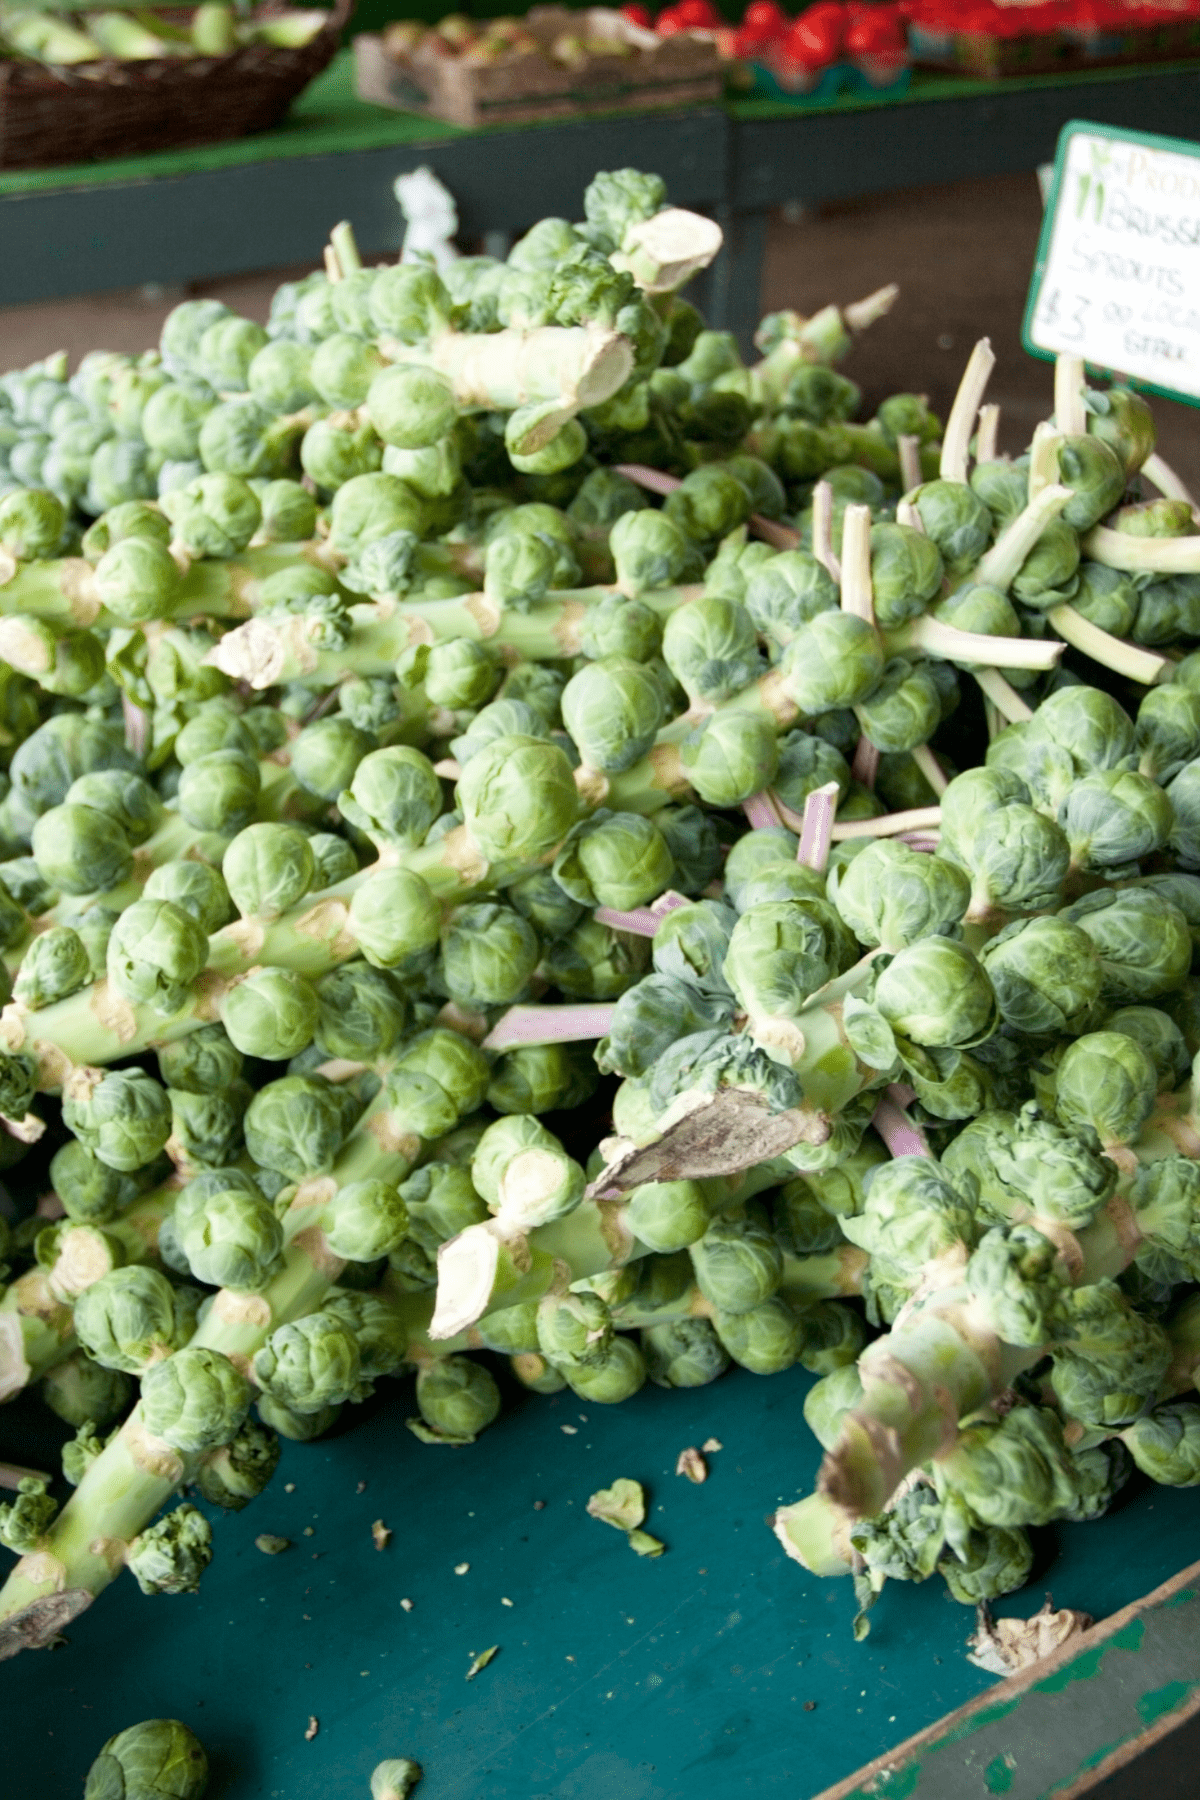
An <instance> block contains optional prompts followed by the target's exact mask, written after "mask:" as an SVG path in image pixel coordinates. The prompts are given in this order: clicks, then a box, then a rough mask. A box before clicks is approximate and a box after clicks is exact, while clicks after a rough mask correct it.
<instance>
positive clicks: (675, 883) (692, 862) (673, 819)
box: [654, 806, 721, 896]
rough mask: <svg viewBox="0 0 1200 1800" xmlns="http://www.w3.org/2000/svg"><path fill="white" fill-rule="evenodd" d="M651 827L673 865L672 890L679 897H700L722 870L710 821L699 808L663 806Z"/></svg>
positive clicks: (716, 839)
mask: <svg viewBox="0 0 1200 1800" xmlns="http://www.w3.org/2000/svg"><path fill="white" fill-rule="evenodd" d="M654 823H655V824H656V825H657V826H658V829H659V831H660V832H661V833H662V835H663V837H664V839H665V840H666V844H667V848H668V850H669V851H670V852H671V855H672V857H673V858H674V861H675V873H674V875H673V876H672V878H671V886H672V887H673V888H674V889H675V891H676V892H677V893H680V894H687V895H689V896H695V895H698V894H702V893H703V892H704V890H705V888H706V887H707V886H708V884H709V882H710V881H712V880H713V878H714V876H715V875H716V874H717V871H718V870H719V868H720V866H721V846H720V842H719V840H718V837H717V831H716V826H715V825H714V823H713V821H712V820H711V819H710V818H709V816H708V814H707V813H705V812H703V811H702V810H701V809H700V808H699V807H698V806H664V807H663V809H662V811H661V812H658V813H656V814H655V816H654Z"/></svg>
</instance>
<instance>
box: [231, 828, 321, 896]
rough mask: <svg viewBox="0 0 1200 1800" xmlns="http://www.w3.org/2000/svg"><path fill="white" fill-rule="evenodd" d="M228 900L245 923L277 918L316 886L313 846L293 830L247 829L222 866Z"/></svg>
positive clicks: (301, 833)
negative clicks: (252, 920)
mask: <svg viewBox="0 0 1200 1800" xmlns="http://www.w3.org/2000/svg"><path fill="white" fill-rule="evenodd" d="M221 873H222V875H223V876H224V878H225V885H226V887H227V888H228V889H229V895H230V898H231V899H232V901H233V903H234V905H235V906H236V907H237V909H238V911H239V912H240V913H241V915H242V917H243V918H244V919H251V918H257V919H268V920H269V919H277V918H278V917H279V915H280V913H283V912H286V911H287V909H288V908H289V907H290V906H295V905H296V903H297V901H299V900H302V899H303V898H304V896H305V894H307V893H308V891H309V889H310V888H311V887H312V885H313V878H314V876H315V874H316V864H315V862H314V859H313V853H312V850H311V849H310V848H309V841H308V839H307V838H306V837H305V835H304V833H303V832H302V831H298V830H297V829H296V827H295V826H294V825H276V824H264V825H247V826H246V827H245V829H244V830H243V831H239V832H238V834H237V836H236V837H235V838H234V840H233V842H232V843H231V844H230V846H229V848H228V850H226V852H225V855H224V857H223V859H222V862H221Z"/></svg>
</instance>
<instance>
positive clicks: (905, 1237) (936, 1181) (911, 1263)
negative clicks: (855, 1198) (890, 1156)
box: [842, 1156, 975, 1294]
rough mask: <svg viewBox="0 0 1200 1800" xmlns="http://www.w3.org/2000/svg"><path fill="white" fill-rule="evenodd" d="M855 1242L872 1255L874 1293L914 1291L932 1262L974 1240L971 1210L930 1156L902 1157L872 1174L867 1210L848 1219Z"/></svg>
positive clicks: (849, 1233)
mask: <svg viewBox="0 0 1200 1800" xmlns="http://www.w3.org/2000/svg"><path fill="white" fill-rule="evenodd" d="M842 1229H843V1231H844V1232H845V1234H846V1236H847V1237H848V1238H849V1239H850V1241H851V1242H852V1243H855V1244H858V1245H860V1246H861V1247H862V1248H863V1249H864V1250H867V1251H869V1252H870V1254H871V1271H872V1288H873V1290H878V1289H879V1288H880V1287H881V1286H882V1287H884V1288H886V1287H889V1286H890V1287H896V1288H899V1289H900V1290H901V1293H902V1294H903V1293H906V1292H907V1291H910V1290H911V1289H912V1288H913V1287H915V1285H916V1283H917V1281H918V1280H919V1279H920V1275H921V1272H922V1270H923V1268H924V1266H925V1263H926V1262H927V1261H928V1260H931V1259H933V1258H934V1257H937V1256H940V1255H944V1254H945V1253H946V1252H947V1251H950V1250H953V1249H954V1248H956V1247H957V1246H958V1245H960V1244H963V1243H965V1244H967V1245H968V1246H969V1245H970V1244H971V1243H972V1242H973V1240H974V1237H975V1225H974V1219H973V1214H972V1209H971V1207H970V1205H969V1204H968V1203H967V1201H966V1200H965V1199H964V1198H963V1196H962V1195H961V1194H960V1193H959V1191H958V1189H957V1188H956V1187H955V1185H954V1183H953V1182H952V1181H951V1180H950V1178H949V1175H948V1174H947V1172H946V1171H944V1170H943V1169H941V1168H940V1167H939V1166H938V1164H937V1163H936V1162H934V1161H933V1160H932V1159H931V1158H929V1157H923V1156H903V1157H897V1158H896V1159H895V1160H894V1161H892V1162H889V1163H884V1164H883V1165H882V1166H881V1167H879V1168H877V1169H875V1171H874V1173H873V1174H872V1175H871V1177H870V1179H869V1182H868V1185H867V1190H866V1201H865V1204H864V1206H863V1210H862V1212H861V1213H860V1214H858V1215H857V1216H856V1217H845V1216H844V1217H843V1218H842Z"/></svg>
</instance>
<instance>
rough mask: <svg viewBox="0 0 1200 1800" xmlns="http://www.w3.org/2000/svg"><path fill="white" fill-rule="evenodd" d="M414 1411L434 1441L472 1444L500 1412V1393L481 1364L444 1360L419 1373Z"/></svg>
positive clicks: (454, 1358)
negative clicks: (419, 1415)
mask: <svg viewBox="0 0 1200 1800" xmlns="http://www.w3.org/2000/svg"><path fill="white" fill-rule="evenodd" d="M417 1407H418V1409H419V1411H420V1414H421V1417H422V1419H423V1420H424V1421H425V1424H426V1425H427V1426H428V1427H429V1430H430V1431H431V1432H432V1433H433V1434H434V1435H435V1436H436V1437H438V1438H441V1439H443V1440H444V1441H445V1442H447V1443H452V1444H469V1443H474V1441H475V1438H476V1436H477V1435H478V1433H479V1432H481V1431H486V1429H487V1427H488V1426H489V1425H490V1424H491V1423H492V1421H493V1420H494V1419H495V1418H496V1417H497V1416H498V1414H499V1412H500V1390H499V1388H498V1387H497V1386H496V1383H495V1382H494V1381H493V1380H492V1377H491V1376H490V1375H489V1373H488V1371H487V1370H486V1369H485V1368H484V1367H483V1365H482V1363H477V1362H473V1361H472V1360H471V1358H470V1357H468V1356H443V1357H439V1358H438V1360H437V1361H436V1362H433V1363H430V1364H428V1365H427V1366H426V1367H425V1368H423V1369H421V1370H420V1371H419V1373H418V1375H417Z"/></svg>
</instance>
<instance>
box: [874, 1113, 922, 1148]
mask: <svg viewBox="0 0 1200 1800" xmlns="http://www.w3.org/2000/svg"><path fill="white" fill-rule="evenodd" d="M871 1123H872V1125H873V1126H874V1127H875V1129H876V1131H877V1132H878V1133H879V1136H880V1137H881V1138H882V1139H883V1141H884V1143H885V1144H886V1145H887V1147H888V1149H889V1150H890V1151H891V1153H892V1155H893V1156H928V1155H930V1149H929V1145H928V1144H927V1143H926V1141H925V1134H924V1132H923V1131H921V1130H920V1128H919V1127H918V1126H916V1125H914V1124H913V1122H912V1120H911V1119H910V1118H909V1116H908V1114H907V1113H906V1112H905V1111H904V1110H903V1108H902V1107H899V1106H893V1104H892V1102H891V1101H890V1100H881V1101H880V1102H879V1105H878V1106H877V1107H876V1108H875V1111H874V1114H873V1115H872V1118H871Z"/></svg>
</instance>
